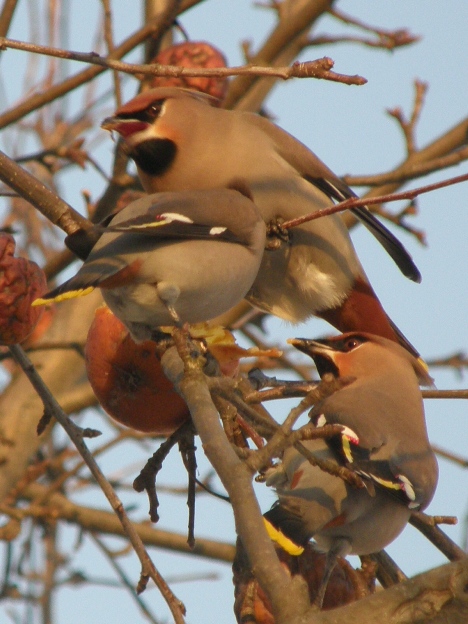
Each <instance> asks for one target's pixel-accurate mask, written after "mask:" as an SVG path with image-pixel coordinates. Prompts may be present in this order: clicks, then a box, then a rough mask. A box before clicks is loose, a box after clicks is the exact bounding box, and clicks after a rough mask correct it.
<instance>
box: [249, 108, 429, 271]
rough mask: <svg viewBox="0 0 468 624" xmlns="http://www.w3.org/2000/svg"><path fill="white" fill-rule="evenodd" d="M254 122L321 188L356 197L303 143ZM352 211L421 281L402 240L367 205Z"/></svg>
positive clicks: (264, 122)
mask: <svg viewBox="0 0 468 624" xmlns="http://www.w3.org/2000/svg"><path fill="white" fill-rule="evenodd" d="M250 119H251V121H252V122H253V123H255V125H257V126H260V127H261V128H262V130H263V131H264V132H265V133H266V134H268V135H269V136H270V138H271V139H272V141H273V143H274V146H275V149H276V151H277V153H278V155H279V156H281V158H283V159H284V160H285V161H286V162H287V163H289V164H290V165H291V166H292V167H294V169H296V171H297V172H298V173H299V174H300V175H301V176H302V177H303V178H304V179H305V180H307V181H308V182H310V183H311V184H313V185H314V186H316V187H317V188H318V189H320V190H321V191H322V192H323V193H325V195H327V196H328V197H329V198H330V199H332V200H335V201H343V200H345V199H349V198H351V197H356V195H355V193H353V191H352V190H351V189H350V188H349V187H348V186H347V185H346V184H345V183H344V182H343V181H342V180H340V179H339V178H338V177H337V176H336V175H335V174H334V173H333V172H332V171H331V170H330V169H329V168H328V167H327V166H326V165H325V164H324V163H322V161H321V160H320V159H319V158H317V156H315V154H313V153H312V152H311V151H310V150H309V149H308V148H307V147H306V146H305V145H304V144H303V143H301V142H300V141H298V140H297V139H295V138H294V137H293V136H291V135H290V134H288V133H287V132H285V131H284V130H281V128H278V127H277V126H275V125H274V124H271V123H270V122H268V121H267V120H266V119H263V118H262V117H259V116H258V115H252V116H251V117H250ZM350 210H351V212H352V213H353V214H354V215H355V216H356V217H357V218H358V219H359V220H360V221H361V222H362V223H363V225H364V226H365V227H366V228H367V229H368V230H369V231H370V232H371V234H373V236H375V238H376V239H377V240H378V241H379V243H380V244H381V245H382V247H383V248H384V249H385V250H386V252H387V253H388V254H389V256H390V257H391V258H392V260H393V261H394V262H395V264H396V265H397V266H398V268H399V269H400V271H401V272H402V273H403V275H405V276H406V277H408V278H409V279H411V280H412V281H414V282H420V281H421V273H420V272H419V270H418V268H417V266H416V265H415V263H414V262H413V259H412V258H411V256H410V254H409V253H408V251H407V250H406V249H405V247H404V246H403V245H402V243H401V242H400V241H399V240H398V239H397V238H396V236H395V235H394V234H392V232H390V230H388V229H387V228H386V227H385V226H384V225H383V224H382V223H381V222H380V221H379V220H378V219H377V217H375V216H374V215H373V214H372V213H371V212H370V211H369V209H368V208H366V207H365V206H362V207H358V208H351V209H350Z"/></svg>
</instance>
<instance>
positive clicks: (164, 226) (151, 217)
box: [104, 211, 246, 244]
mask: <svg viewBox="0 0 468 624" xmlns="http://www.w3.org/2000/svg"><path fill="white" fill-rule="evenodd" d="M104 231H105V232H121V233H122V234H141V235H142V236H152V237H153V238H155V239H156V240H167V239H171V240H190V239H196V240H200V239H201V240H219V241H224V242H230V243H238V244H246V241H244V240H242V239H241V238H240V237H239V236H237V235H236V234H234V233H233V232H232V231H231V230H230V229H229V228H227V227H225V226H223V225H206V224H204V223H195V222H193V221H192V220H191V219H190V218H189V217H187V216H185V215H183V214H178V213H175V212H166V213H161V214H158V215H155V214H152V213H151V211H148V212H146V213H144V214H141V215H138V216H137V217H134V218H133V219H128V220H126V221H120V222H119V223H117V224H115V225H114V224H113V223H111V224H110V225H109V226H107V227H106V228H105V229H104Z"/></svg>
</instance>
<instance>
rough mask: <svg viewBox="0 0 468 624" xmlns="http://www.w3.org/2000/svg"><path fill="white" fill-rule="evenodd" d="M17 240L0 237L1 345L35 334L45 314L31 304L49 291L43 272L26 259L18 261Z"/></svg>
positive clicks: (6, 235) (9, 236)
mask: <svg viewBox="0 0 468 624" xmlns="http://www.w3.org/2000/svg"><path fill="white" fill-rule="evenodd" d="M14 253H15V239H14V238H13V236H11V235H10V234H0V344H4V345H9V344H16V343H19V342H22V341H23V340H25V339H26V338H27V337H28V336H29V334H31V333H32V331H33V330H34V328H35V326H36V324H37V323H38V321H39V319H40V318H41V316H42V314H43V312H44V310H43V309H42V308H32V307H31V303H32V302H33V301H34V299H37V298H38V297H40V296H41V295H43V294H44V293H45V292H46V290H47V280H46V277H45V275H44V271H43V270H42V269H41V268H40V267H39V266H38V265H37V264H36V263H35V262H32V261H31V260H28V259H27V258H15V257H14V255H13V254H14Z"/></svg>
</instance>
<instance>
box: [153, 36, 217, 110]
mask: <svg viewBox="0 0 468 624" xmlns="http://www.w3.org/2000/svg"><path fill="white" fill-rule="evenodd" d="M151 62H152V63H160V64H161V65H176V66H178V67H189V68H197V67H202V68H203V67H207V68H210V67H226V59H225V58H224V56H223V54H222V53H221V52H220V51H219V50H217V49H216V48H215V47H214V46H212V45H211V44H209V43H206V42H205V41H186V42H184V43H179V44H177V45H173V46H170V47H169V48H166V49H165V50H162V52H160V53H159V54H158V55H157V56H156V57H155V58H154V59H153V60H152V61H151ZM151 86H152V87H184V88H185V89H195V90H196V91H202V92H203V93H208V94H209V95H212V96H213V97H215V98H218V99H219V100H223V98H224V97H225V95H226V91H227V87H228V82H227V78H226V77H217V76H211V77H209V78H208V77H201V76H200V77H195V76H193V77H188V76H178V77H176V76H174V77H171V76H155V77H154V78H153V80H152V81H151Z"/></svg>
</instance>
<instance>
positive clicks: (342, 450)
mask: <svg viewBox="0 0 468 624" xmlns="http://www.w3.org/2000/svg"><path fill="white" fill-rule="evenodd" d="M290 343H291V344H292V345H293V346H294V347H295V348H297V349H299V350H300V351H302V352H303V353H305V354H307V355H308V356H310V357H311V358H313V360H314V361H315V364H316V367H317V370H318V372H319V375H320V376H321V377H323V376H324V375H325V373H331V374H332V375H333V376H334V377H335V378H337V379H343V378H345V377H346V378H348V381H350V383H348V384H347V385H345V386H344V387H342V388H341V389H339V390H337V391H336V392H334V393H333V394H331V395H330V396H328V397H327V398H325V399H323V400H321V401H320V402H318V403H317V404H316V405H314V406H313V408H312V410H311V412H310V413H309V417H310V419H311V422H312V423H313V424H314V425H315V427H316V428H317V429H320V428H321V427H324V426H325V425H340V426H341V428H342V429H341V432H340V433H339V434H335V435H333V436H332V437H330V438H326V439H311V440H306V441H303V442H302V444H303V446H304V447H305V449H306V450H307V451H308V452H309V453H311V454H312V455H313V456H314V458H318V459H319V460H329V461H331V462H333V465H334V466H336V467H339V466H345V467H347V468H349V469H350V470H352V471H354V472H355V473H356V474H357V475H359V476H360V477H361V478H362V480H363V483H364V486H365V487H363V488H356V487H353V486H352V485H350V484H348V483H347V482H345V481H344V480H343V479H341V478H340V477H337V476H335V475H332V474H329V473H327V472H324V471H323V470H321V469H320V468H319V467H317V466H315V465H312V464H311V463H309V461H308V459H307V458H306V457H305V456H304V455H303V454H302V453H301V452H300V450H298V449H297V448H296V446H291V447H289V448H287V449H286V450H285V451H284V454H283V457H282V461H281V462H280V463H278V464H277V465H276V466H273V467H271V468H269V469H267V472H266V483H267V485H270V486H273V487H274V488H275V489H276V492H277V494H278V500H277V501H276V502H275V503H274V504H273V506H272V508H271V509H270V510H269V511H267V512H266V513H265V514H264V517H265V520H266V525H267V530H268V532H269V534H270V536H271V537H272V539H274V541H276V542H277V543H278V544H280V545H282V546H283V547H284V548H285V549H286V550H288V552H290V553H291V554H299V553H300V552H302V548H303V547H304V546H305V544H307V543H308V542H309V540H311V538H313V539H314V541H315V543H316V546H317V548H318V549H319V550H320V551H322V552H326V553H327V566H326V571H325V573H324V580H323V587H322V590H321V592H320V596H321V598H320V599H319V603H320V600H323V595H324V592H325V589H326V583H327V580H328V578H329V575H330V574H331V572H332V570H333V567H334V564H335V563H336V558H337V557H338V556H341V557H345V556H347V555H349V554H354V555H367V554H371V553H374V552H378V551H380V550H382V549H383V548H385V547H386V546H387V545H388V544H389V543H390V542H392V541H393V540H394V539H395V538H396V537H397V536H398V535H399V533H400V532H401V531H402V530H403V528H404V527H405V525H406V523H407V521H408V520H409V517H410V514H411V511H412V510H423V509H425V508H426V507H427V505H428V504H429V503H430V501H431V499H432V497H433V495H434V492H435V489H436V485H437V479H438V467H437V461H436V458H435V455H434V453H433V451H432V449H431V446H430V443H429V440H428V435H427V430H426V423H425V417H424V407H423V402H422V395H421V392H420V389H419V385H420V384H423V385H429V384H431V383H432V379H431V378H430V377H429V375H428V373H427V370H426V369H425V368H424V366H422V364H421V362H420V361H419V360H418V359H417V358H415V357H414V356H412V355H411V354H410V353H409V352H408V351H407V350H406V349H404V348H402V347H401V346H400V345H398V344H397V343H395V342H393V341H390V340H387V339H385V338H382V337H380V336H376V335H373V334H368V333H365V332H364V333H359V332H348V333H346V334H342V335H339V336H334V337H332V338H325V339H320V340H309V339H292V340H290Z"/></svg>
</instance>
